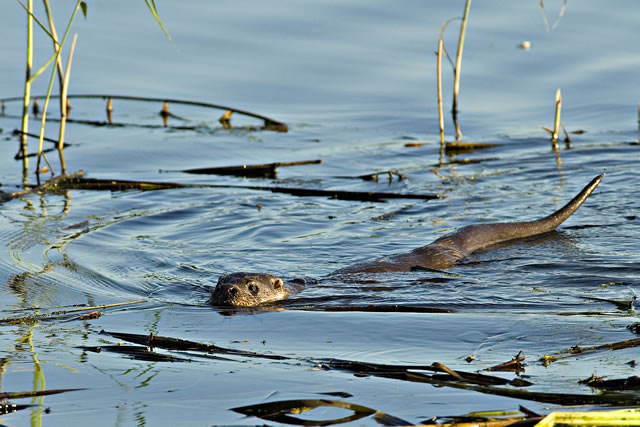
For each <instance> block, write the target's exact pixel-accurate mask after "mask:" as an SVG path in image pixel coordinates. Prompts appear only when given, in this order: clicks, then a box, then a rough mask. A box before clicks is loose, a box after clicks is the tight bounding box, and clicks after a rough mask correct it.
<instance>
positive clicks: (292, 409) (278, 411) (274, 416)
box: [231, 399, 411, 426]
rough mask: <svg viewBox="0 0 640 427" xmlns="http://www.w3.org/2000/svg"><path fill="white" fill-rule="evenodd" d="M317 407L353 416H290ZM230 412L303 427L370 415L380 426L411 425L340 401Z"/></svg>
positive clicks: (267, 405)
mask: <svg viewBox="0 0 640 427" xmlns="http://www.w3.org/2000/svg"><path fill="white" fill-rule="evenodd" d="M319 407H332V408H342V409H347V410H350V411H353V414H351V415H349V416H346V417H342V418H335V419H325V420H315V419H314V420H308V419H302V418H298V417H294V416H292V414H295V415H300V414H302V413H305V412H308V411H311V410H313V409H316V408H319ZM231 410H232V411H235V412H238V413H240V414H243V415H247V416H253V417H258V418H262V419H263V420H268V421H275V422H279V423H286V424H293V425H305V426H327V425H333V424H343V423H348V422H353V421H357V420H359V419H362V418H365V417H368V416H370V415H373V416H374V417H373V419H374V420H375V421H377V422H378V423H379V424H382V425H387V426H389V425H410V424H411V423H410V422H407V421H404V420H401V419H400V418H396V417H393V416H391V415H388V414H385V413H384V412H380V411H376V410H375V409H371V408H367V407H366V406H362V405H357V404H355V403H350V402H343V401H340V400H326V399H302V400H281V401H276V402H267V403H259V404H257V405H248V406H240V407H237V408H231Z"/></svg>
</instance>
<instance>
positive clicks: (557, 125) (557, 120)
mask: <svg viewBox="0 0 640 427" xmlns="http://www.w3.org/2000/svg"><path fill="white" fill-rule="evenodd" d="M560 110H562V93H560V89H558V90H557V91H556V116H555V120H554V122H553V133H552V134H551V141H552V142H557V141H558V133H559V131H560Z"/></svg>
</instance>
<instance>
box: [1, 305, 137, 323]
mask: <svg viewBox="0 0 640 427" xmlns="http://www.w3.org/2000/svg"><path fill="white" fill-rule="evenodd" d="M143 302H145V301H143V300H140V301H126V302H119V303H114V304H102V305H95V306H90V307H79V308H73V309H69V310H58V311H51V312H49V313H47V314H33V315H30V316H21V317H7V318H4V319H0V325H19V324H24V323H37V322H43V321H52V320H65V321H69V320H91V319H97V318H99V317H100V315H101V312H99V311H97V310H103V309H105V308H113V307H121V306H124V305H132V304H140V303H143ZM33 310H37V311H41V310H48V309H47V308H34V309H33ZM84 311H91V312H90V313H85V314H81V315H78V313H81V312H84Z"/></svg>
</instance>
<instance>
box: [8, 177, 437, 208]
mask: <svg viewBox="0 0 640 427" xmlns="http://www.w3.org/2000/svg"><path fill="white" fill-rule="evenodd" d="M83 175H84V173H83V171H79V172H76V173H74V174H70V175H62V176H58V177H55V178H52V179H50V180H49V181H47V182H46V183H44V184H42V185H39V186H36V187H34V188H32V189H30V190H24V191H17V192H14V193H10V194H9V196H10V198H16V197H21V196H24V195H26V194H29V193H41V192H47V191H49V192H56V191H61V190H105V191H126V190H139V191H151V190H166V189H172V188H185V187H200V188H243V189H249V190H258V191H271V192H273V193H285V194H290V195H293V196H298V197H328V198H332V199H339V200H354V201H367V202H373V201H381V200H387V199H420V200H432V199H438V198H441V197H442V196H440V195H438V194H410V193H408V194H405V193H390V192H378V191H341V190H320V189H312V188H288V187H269V186H254V185H215V184H210V185H206V184H179V183H175V182H154V181H129V180H111V179H98V178H85V177H84V176H83Z"/></svg>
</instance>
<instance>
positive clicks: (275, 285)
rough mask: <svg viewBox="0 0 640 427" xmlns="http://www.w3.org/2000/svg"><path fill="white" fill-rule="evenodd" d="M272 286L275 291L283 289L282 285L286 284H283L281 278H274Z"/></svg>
mask: <svg viewBox="0 0 640 427" xmlns="http://www.w3.org/2000/svg"><path fill="white" fill-rule="evenodd" d="M271 284H272V285H273V289H282V285H283V284H284V283H283V282H282V279H281V278H279V277H274V278H273V279H271Z"/></svg>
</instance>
